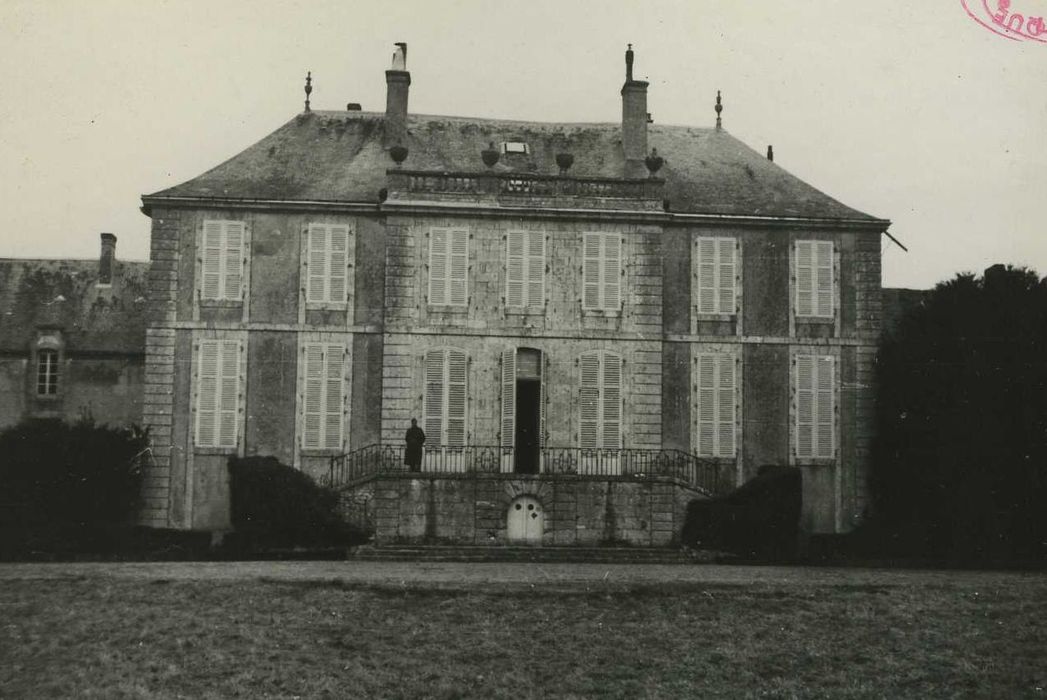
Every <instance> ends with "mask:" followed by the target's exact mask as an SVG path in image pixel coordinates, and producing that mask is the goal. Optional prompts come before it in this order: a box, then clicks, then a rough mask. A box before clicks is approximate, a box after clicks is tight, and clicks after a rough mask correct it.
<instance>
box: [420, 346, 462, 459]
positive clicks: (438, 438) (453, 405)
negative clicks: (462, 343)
mask: <svg viewBox="0 0 1047 700" xmlns="http://www.w3.org/2000/svg"><path fill="white" fill-rule="evenodd" d="M467 375H468V360H467V358H466V356H465V353H464V352H462V351H461V350H456V349H454V348H436V349H433V350H430V351H428V352H427V353H425V404H424V406H423V409H424V414H425V415H424V419H423V423H424V426H425V427H424V430H425V435H426V442H427V443H428V444H430V445H443V446H445V447H464V446H465V412H466V397H467V396H468V387H467V384H468V377H467Z"/></svg>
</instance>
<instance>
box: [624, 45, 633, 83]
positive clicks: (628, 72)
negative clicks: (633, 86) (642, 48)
mask: <svg viewBox="0 0 1047 700" xmlns="http://www.w3.org/2000/svg"><path fill="white" fill-rule="evenodd" d="M632 79H633V45H632V44H629V48H627V49H626V50H625V80H626V81H630V80H632Z"/></svg>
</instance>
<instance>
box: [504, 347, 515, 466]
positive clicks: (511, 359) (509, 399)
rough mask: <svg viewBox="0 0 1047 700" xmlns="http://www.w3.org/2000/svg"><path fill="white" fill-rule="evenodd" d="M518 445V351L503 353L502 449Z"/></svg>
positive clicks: (510, 350)
mask: <svg viewBox="0 0 1047 700" xmlns="http://www.w3.org/2000/svg"><path fill="white" fill-rule="evenodd" d="M515 444H516V350H515V349H509V350H505V351H504V352H502V447H513V446H514V445H515Z"/></svg>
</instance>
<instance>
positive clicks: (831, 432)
mask: <svg viewBox="0 0 1047 700" xmlns="http://www.w3.org/2000/svg"><path fill="white" fill-rule="evenodd" d="M794 373H795V377H794V381H795V385H794V389H793V391H794V397H795V398H794V401H795V416H796V426H795V430H796V433H795V441H794V446H795V448H794V449H795V450H796V457H797V458H798V459H832V458H833V457H834V456H835V451H836V430H835V428H836V362H835V358H834V357H833V356H832V355H797V356H796V358H795V360H794Z"/></svg>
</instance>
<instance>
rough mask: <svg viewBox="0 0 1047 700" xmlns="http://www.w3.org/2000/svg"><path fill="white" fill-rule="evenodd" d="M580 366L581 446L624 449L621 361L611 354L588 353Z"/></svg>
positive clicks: (579, 363)
mask: <svg viewBox="0 0 1047 700" xmlns="http://www.w3.org/2000/svg"><path fill="white" fill-rule="evenodd" d="M578 367H579V373H580V376H579V390H578V391H579V394H578V405H579V412H580V421H579V430H578V446H579V447H581V448H583V449H609V450H618V449H621V447H622V358H621V357H620V356H618V355H615V354H614V353H611V352H590V353H585V354H584V355H582V356H581V357H580V358H579V359H578Z"/></svg>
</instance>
